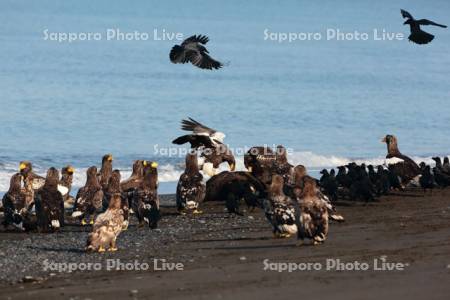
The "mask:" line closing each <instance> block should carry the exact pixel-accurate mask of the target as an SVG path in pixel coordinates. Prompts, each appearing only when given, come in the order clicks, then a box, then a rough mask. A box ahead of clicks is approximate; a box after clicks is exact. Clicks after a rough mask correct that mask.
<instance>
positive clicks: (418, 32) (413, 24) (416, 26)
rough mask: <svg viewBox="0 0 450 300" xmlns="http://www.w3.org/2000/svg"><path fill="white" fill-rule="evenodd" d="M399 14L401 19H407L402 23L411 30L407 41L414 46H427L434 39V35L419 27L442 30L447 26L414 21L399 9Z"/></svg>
mask: <svg viewBox="0 0 450 300" xmlns="http://www.w3.org/2000/svg"><path fill="white" fill-rule="evenodd" d="M400 12H401V13H402V17H403V18H405V19H407V20H406V21H405V22H404V23H403V25H409V27H410V28H411V34H410V35H409V37H408V39H409V40H410V41H411V42H414V43H416V44H419V45H423V44H428V43H429V42H431V41H432V40H433V39H434V35H432V34H430V33H428V32H425V31H423V30H422V29H420V25H433V26H439V27H442V28H447V26H445V25H441V24H437V23H435V22H433V21H430V20H427V19H420V20H416V19H414V18H413V16H412V15H411V14H410V13H409V12H407V11H406V10H403V9H401V10H400Z"/></svg>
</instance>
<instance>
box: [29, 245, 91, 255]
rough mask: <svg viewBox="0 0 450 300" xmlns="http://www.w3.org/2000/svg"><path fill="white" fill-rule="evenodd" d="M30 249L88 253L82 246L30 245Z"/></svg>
mask: <svg viewBox="0 0 450 300" xmlns="http://www.w3.org/2000/svg"><path fill="white" fill-rule="evenodd" d="M27 248H28V249H31V250H40V251H46V252H69V253H79V254H82V253H86V251H84V250H83V249H80V248H65V247H63V248H57V247H39V246H28V247H27Z"/></svg>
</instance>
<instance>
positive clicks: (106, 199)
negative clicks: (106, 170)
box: [102, 170, 130, 230]
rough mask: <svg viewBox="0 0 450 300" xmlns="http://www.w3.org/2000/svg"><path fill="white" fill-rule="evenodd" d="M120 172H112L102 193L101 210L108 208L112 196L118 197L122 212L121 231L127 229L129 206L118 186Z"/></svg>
mask: <svg viewBox="0 0 450 300" xmlns="http://www.w3.org/2000/svg"><path fill="white" fill-rule="evenodd" d="M120 178H121V175H120V171H119V170H114V171H113V172H112V175H111V178H110V179H109V183H108V188H107V189H106V191H105V192H103V205H102V206H103V210H106V209H107V208H108V207H109V203H110V202H111V199H112V197H114V195H120V197H121V199H122V202H121V206H120V208H121V209H122V212H123V218H124V221H123V228H122V229H123V230H127V229H128V219H129V215H130V205H129V203H128V197H127V194H126V193H124V192H123V191H122V187H121V184H120Z"/></svg>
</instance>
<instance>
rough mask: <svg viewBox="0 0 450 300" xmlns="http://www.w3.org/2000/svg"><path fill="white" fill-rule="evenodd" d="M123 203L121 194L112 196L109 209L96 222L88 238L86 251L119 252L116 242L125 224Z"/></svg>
mask: <svg viewBox="0 0 450 300" xmlns="http://www.w3.org/2000/svg"><path fill="white" fill-rule="evenodd" d="M121 202H122V198H121V196H120V194H114V195H112V197H111V200H110V202H109V206H108V209H107V210H106V211H105V212H104V213H102V214H100V215H98V217H97V219H96V220H95V223H94V226H93V227H92V232H91V233H90V234H89V236H88V240H87V245H86V251H98V252H105V251H106V250H108V251H117V246H116V240H117V237H118V235H119V234H120V232H121V231H122V224H123V222H124V217H123V211H122V209H121Z"/></svg>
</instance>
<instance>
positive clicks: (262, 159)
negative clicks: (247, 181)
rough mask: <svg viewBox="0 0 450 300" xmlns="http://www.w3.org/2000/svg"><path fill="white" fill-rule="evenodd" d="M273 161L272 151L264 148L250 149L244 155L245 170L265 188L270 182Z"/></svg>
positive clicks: (274, 158)
mask: <svg viewBox="0 0 450 300" xmlns="http://www.w3.org/2000/svg"><path fill="white" fill-rule="evenodd" d="M275 160H276V156H275V153H274V152H273V150H272V149H271V148H269V147H265V146H255V147H252V148H250V149H249V150H248V151H247V153H245V155H244V165H245V168H247V170H248V171H249V172H250V173H252V175H253V176H255V177H256V178H258V179H259V180H260V181H261V182H263V183H264V184H265V185H266V186H269V185H270V184H271V182H272V168H273V165H274V163H275Z"/></svg>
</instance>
